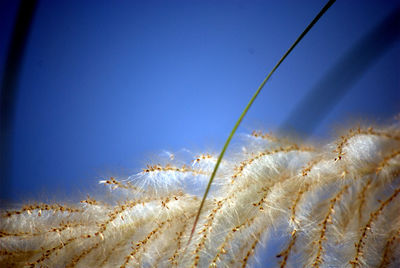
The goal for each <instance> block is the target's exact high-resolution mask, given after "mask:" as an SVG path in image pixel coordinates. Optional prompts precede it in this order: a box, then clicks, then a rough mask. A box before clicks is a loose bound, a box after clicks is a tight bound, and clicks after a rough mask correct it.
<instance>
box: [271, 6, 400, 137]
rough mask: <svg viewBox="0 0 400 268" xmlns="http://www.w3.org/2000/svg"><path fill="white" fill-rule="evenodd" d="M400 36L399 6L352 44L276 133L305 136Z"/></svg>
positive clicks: (308, 134)
mask: <svg viewBox="0 0 400 268" xmlns="http://www.w3.org/2000/svg"><path fill="white" fill-rule="evenodd" d="M399 37H400V6H399V7H397V8H396V9H395V10H394V11H393V12H392V13H391V14H390V15H388V16H387V17H386V18H385V19H384V20H383V21H382V22H380V23H379V24H378V25H377V26H376V27H374V28H373V29H372V30H371V31H370V32H368V33H367V34H366V35H365V36H363V37H362V38H361V39H360V40H358V41H357V43H356V44H355V45H354V46H352V47H351V48H350V49H349V50H348V51H347V52H346V53H345V54H344V55H343V56H342V57H341V58H340V59H339V60H338V62H337V63H336V64H335V65H334V66H333V67H332V68H330V70H329V71H328V72H327V74H326V75H325V76H324V77H323V78H322V79H321V80H319V82H318V83H317V84H316V85H315V86H314V87H313V88H312V89H311V90H310V91H309V92H308V93H307V94H306V96H305V97H304V98H303V99H302V100H301V101H300V102H299V104H298V105H297V106H296V107H295V108H294V109H293V110H292V112H291V113H290V114H289V116H288V118H287V119H286V120H285V121H284V122H283V123H282V124H281V126H280V128H279V130H278V132H279V133H292V132H293V131H294V132H296V133H298V134H299V135H300V136H302V137H303V138H306V137H309V136H310V135H311V134H312V133H313V131H314V130H315V128H316V127H317V126H318V125H319V124H320V123H321V122H322V121H323V119H324V118H325V117H326V116H327V115H328V113H329V111H330V110H332V108H333V107H334V106H335V105H336V104H337V103H338V102H339V101H340V100H341V98H343V97H344V96H345V94H346V92H347V91H348V90H349V89H351V86H352V85H353V84H354V83H355V82H356V81H357V80H358V79H360V78H361V76H362V74H363V73H364V72H365V71H366V70H367V69H368V68H369V67H370V66H372V65H373V64H374V63H375V62H376V61H377V60H378V59H379V57H380V56H382V55H383V54H384V52H385V51H387V50H388V49H389V48H390V47H391V45H392V44H393V43H395V41H396V40H397V39H399Z"/></svg>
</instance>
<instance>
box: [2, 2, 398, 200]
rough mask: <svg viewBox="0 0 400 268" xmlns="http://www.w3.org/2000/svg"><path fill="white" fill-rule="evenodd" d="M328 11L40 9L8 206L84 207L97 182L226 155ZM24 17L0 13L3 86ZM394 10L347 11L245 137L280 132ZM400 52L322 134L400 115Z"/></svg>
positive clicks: (336, 8)
mask: <svg viewBox="0 0 400 268" xmlns="http://www.w3.org/2000/svg"><path fill="white" fill-rule="evenodd" d="M324 4H325V1H316V0H315V1H301V2H300V1H242V0H235V1H176V0H171V1H77V0H74V1H50V0H42V1H39V5H38V8H37V10H36V13H35V16H34V20H33V24H32V28H31V32H30V35H29V38H28V43H27V46H26V51H25V55H24V58H23V63H22V69H21V74H20V77H19V82H18V95H17V100H16V101H17V102H16V107H15V121H14V132H13V144H12V148H13V151H12V163H13V165H12V168H11V171H12V176H11V189H10V198H12V200H13V201H16V202H19V201H23V200H27V199H35V200H46V199H53V198H55V197H61V198H62V199H67V200H68V199H74V198H80V197H82V196H83V195H84V194H85V193H86V192H90V191H91V189H93V185H95V184H97V181H98V180H99V179H101V178H103V177H105V176H110V175H115V176H120V175H127V174H132V173H135V172H138V171H140V170H141V168H142V167H144V166H145V165H146V164H147V163H152V159H153V161H154V159H155V158H156V156H157V155H158V154H159V153H160V152H162V151H163V150H170V151H177V150H180V149H182V148H189V149H191V150H193V151H195V152H201V151H211V152H218V151H219V150H220V149H221V148H222V145H223V142H224V140H225V139H226V137H227V136H228V134H229V132H230V130H231V128H232V127H233V125H234V123H235V121H236V120H237V118H238V116H239V115H240V113H241V111H242V110H243V108H244V106H245V105H246V103H247V102H248V100H249V99H250V97H251V96H252V94H253V92H254V91H255V90H256V89H257V87H258V86H259V84H260V83H261V82H262V80H263V79H264V78H265V76H266V74H267V73H268V72H269V70H270V69H271V68H272V67H273V66H274V65H275V63H276V62H277V61H278V60H279V58H280V57H281V56H282V55H283V54H284V52H285V51H286V50H287V48H288V47H289V46H290V45H291V43H292V42H293V41H294V40H295V39H296V38H297V36H298V35H299V34H300V33H301V32H302V31H303V29H304V28H305V26H306V25H307V24H308V23H309V22H310V21H311V20H312V19H313V17H314V16H315V15H316V14H317V13H318V11H319V10H320V9H321V8H322V6H323V5H324ZM17 6H18V3H16V1H11V0H8V1H2V2H1V4H0V18H1V19H0V35H1V38H0V72H1V73H2V71H3V70H4V63H5V57H6V55H7V54H6V53H7V48H8V45H9V42H10V36H11V32H12V27H13V25H14V21H15V14H16V11H17ZM396 6H397V3H396V1H379V0H375V1H372V0H370V1H361V0H357V1H343V0H342V1H337V3H335V4H334V5H333V6H332V8H331V9H330V10H329V11H328V12H327V13H326V15H325V16H324V17H323V18H322V19H321V20H320V22H318V24H317V25H316V26H315V27H314V28H313V29H312V30H311V31H310V33H309V34H308V35H307V36H306V38H305V39H304V40H303V41H302V42H301V43H300V44H299V46H298V47H297V48H296V49H295V50H294V51H293V53H292V54H291V55H290V56H289V57H288V58H287V60H286V61H285V62H284V63H283V64H282V66H281V67H280V68H279V69H278V70H277V72H276V73H275V75H274V76H273V78H272V80H271V81H270V83H269V84H267V85H266V86H265V88H264V89H263V92H262V93H261V95H260V96H259V98H258V99H257V100H256V102H255V103H254V106H253V107H252V109H251V110H250V112H249V113H248V115H247V116H246V118H245V120H244V122H243V125H242V127H241V128H240V129H239V132H250V131H252V130H253V129H262V130H265V131H274V130H276V129H277V128H278V127H279V126H280V124H282V122H283V121H284V120H285V119H286V118H287V117H288V116H289V114H290V112H291V111H293V109H294V108H295V107H297V105H298V103H299V102H300V101H301V99H302V97H304V96H305V95H306V94H307V92H309V91H310V90H311V89H312V88H313V87H314V86H315V85H316V84H317V83H318V81H320V79H322V78H323V77H324V76H325V75H326V74H327V72H328V71H329V70H330V68H332V66H335V64H336V63H337V62H338V59H340V57H342V55H344V54H345V53H346V51H348V50H349V49H350V48H352V47H353V46H354V44H356V42H357V40H359V39H360V38H361V37H363V36H364V35H365V34H367V33H368V32H369V31H371V29H373V27H374V26H375V25H376V24H378V23H379V22H380V21H381V20H382V19H383V18H385V17H386V16H387V15H388V14H389V13H390V12H391V11H393V10H394V9H395V7H396ZM399 52H400V43H399V41H397V42H395V43H394V45H392V47H391V48H390V49H388V50H387V51H385V53H384V54H383V55H382V56H381V57H380V58H379V59H378V60H377V61H376V62H374V63H373V64H371V66H369V67H368V68H367V69H366V70H365V71H364V72H363V74H362V76H361V77H360V79H359V80H357V81H356V82H355V83H354V84H353V85H352V87H350V89H349V92H347V94H346V95H345V96H344V97H343V98H342V99H341V100H340V101H339V102H338V103H337V104H336V105H335V106H334V107H333V108H332V109H330V112H329V113H328V114H327V116H326V117H325V119H324V121H323V122H322V123H321V124H320V125H319V127H318V128H317V129H316V131H315V132H314V135H315V136H316V137H328V136H329V135H331V134H332V128H333V127H336V126H338V125H341V124H343V123H345V122H347V121H348V120H359V119H361V118H362V119H364V118H365V119H368V118H370V119H372V120H385V119H388V118H392V117H393V116H394V115H395V114H396V113H398V112H399V110H400V109H399V108H400V104H399V100H400V90H399V87H400V78H399V77H400V73H399V72H400V71H399V70H400V68H399V62H400V53H399ZM343 72H344V73H346V70H343ZM316 101H318V99H317V100H316ZM302 120H304V121H305V122H307V120H308V119H307V118H303V119H302ZM298 124H299V125H300V126H301V124H302V122H299V123H298Z"/></svg>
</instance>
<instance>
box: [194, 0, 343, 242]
mask: <svg viewBox="0 0 400 268" xmlns="http://www.w3.org/2000/svg"><path fill="white" fill-rule="evenodd" d="M335 1H336V0H329V1H328V3H327V4H326V5H325V6H324V7H323V8H322V9H321V11H320V12H319V13H318V15H317V16H316V17H315V18H314V19H313V20H312V21H311V23H310V24H309V25H308V26H307V28H306V29H305V30H304V31H303V32H302V33H301V34H300V36H299V37H298V38H297V39H296V41H295V42H294V43H293V44H292V46H291V47H290V48H289V49H288V50H287V51H286V53H285V54H284V55H283V56H282V58H281V59H280V60H279V61H278V63H277V64H276V65H275V67H274V68H273V69H272V70H271V72H270V73H269V74H268V75H267V77H266V78H265V79H264V81H263V82H262V83H261V85H260V86H259V87H258V89H257V91H256V92H255V93H254V95H253V97H251V99H250V101H249V103H248V104H247V106H246V108H245V109H244V110H243V112H242V114H241V115H240V117H239V119H238V120H237V122H236V124H235V126H234V127H233V129H232V131H231V133H230V134H229V137H228V139H227V140H226V142H225V145H224V147H223V148H222V151H221V153H220V155H219V157H218V160H217V163H216V164H215V167H214V170H213V172H212V174H211V177H210V180H209V181H208V184H207V188H206V191H205V192H204V195H203V199H202V200H201V204H200V207H199V210H198V211H197V215H196V219H195V220H194V224H193V228H192V231H191V233H190V237H189V240H188V244H187V245H189V244H190V242H191V240H192V237H193V234H194V231H195V229H196V226H197V222H198V221H199V218H200V214H201V211H202V209H203V206H204V202H205V201H206V199H207V195H208V192H209V191H210V188H211V184H212V182H213V181H214V178H215V175H216V174H217V171H218V167H219V164H220V163H221V160H222V158H223V157H224V154H225V151H226V149H227V148H228V146H229V143H230V142H231V140H232V137H233V135H234V134H235V132H236V130H237V129H238V127H239V125H240V123H241V122H242V120H243V118H244V116H245V115H246V114H247V111H248V110H249V109H250V107H251V105H252V104H253V102H254V101H255V99H256V98H257V96H258V94H259V93H260V92H261V89H262V88H263V87H264V85H265V84H266V83H267V81H268V80H269V78H270V77H271V76H272V74H273V73H274V72H275V70H276V69H278V67H279V65H281V63H282V62H283V61H284V60H285V58H286V57H287V56H288V55H289V53H290V52H292V50H293V49H294V48H295V47H296V45H297V44H298V43H299V42H300V41H301V39H303V37H304V36H305V35H306V34H307V33H308V32H309V31H310V30H311V28H312V27H313V26H314V25H315V24H316V23H317V21H318V20H319V19H320V18H321V17H322V15H324V13H325V12H326V11H327V10H328V9H329V8H330V7H331V6H332V5H333V3H335Z"/></svg>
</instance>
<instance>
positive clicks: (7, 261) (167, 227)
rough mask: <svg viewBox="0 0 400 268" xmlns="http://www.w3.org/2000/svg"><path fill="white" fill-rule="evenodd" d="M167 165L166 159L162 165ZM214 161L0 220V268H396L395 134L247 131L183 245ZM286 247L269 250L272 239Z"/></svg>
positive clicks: (173, 166) (399, 220)
mask: <svg viewBox="0 0 400 268" xmlns="http://www.w3.org/2000/svg"><path fill="white" fill-rule="evenodd" d="M170 161H171V160H170ZM215 161H216V156H215V155H212V154H209V153H204V154H202V155H196V156H193V160H192V161H191V162H188V163H186V165H181V166H178V165H177V163H179V161H178V160H177V159H174V160H173V161H171V163H170V164H168V165H163V166H162V165H153V166H148V167H147V168H145V169H143V171H142V172H140V173H139V174H135V175H133V176H131V177H129V178H106V179H104V180H102V181H100V183H101V184H102V185H104V186H105V187H106V188H107V189H108V191H109V193H110V195H109V197H105V196H107V195H105V196H103V197H99V198H91V197H89V198H88V199H86V200H82V201H81V202H80V203H79V204H75V205H61V204H27V205H25V206H24V207H22V208H21V209H19V210H8V211H3V212H2V215H1V218H2V220H1V225H0V250H1V258H0V264H1V267H24V266H31V267H40V266H44V267H64V266H65V267H174V266H177V267H209V266H213V267H245V266H247V265H251V264H254V262H255V261H256V258H255V256H256V255H257V254H258V253H259V252H262V255H265V254H270V255H272V256H276V257H275V258H276V262H275V264H269V265H270V266H281V267H298V266H305V267H312V266H313V267H398V265H399V264H400V254H399V252H400V251H399V250H400V248H399V246H400V213H399V211H400V201H399V198H400V180H399V174H400V173H399V172H400V128H399V125H398V123H396V124H394V125H391V126H385V127H368V128H367V127H358V128H355V129H350V130H348V131H347V132H344V133H342V135H341V136H340V137H339V138H337V139H336V140H335V141H332V142H330V143H327V144H326V145H323V146H321V145H320V146H316V145H314V146H313V145H312V144H307V145H301V144H296V143H293V142H291V141H290V140H289V139H280V138H278V137H274V136H272V135H268V134H263V133H260V132H254V133H252V134H251V135H242V142H241V143H240V145H237V147H236V148H235V149H234V150H232V152H231V153H230V154H229V155H228V157H227V158H225V159H224V161H223V163H222V165H221V168H220V171H219V172H218V174H217V176H216V179H215V185H214V186H215V187H213V189H212V191H211V193H210V198H208V199H207V200H206V202H205V206H204V211H203V213H202V214H201V216H200V220H199V225H198V226H197V228H196V230H195V233H194V237H193V239H192V241H191V243H190V244H189V245H188V246H187V248H186V243H187V242H188V239H189V234H190V231H191V227H192V224H193V221H194V217H195V214H196V211H197V208H198V206H199V203H200V200H199V197H198V196H197V195H195V194H190V193H188V191H189V190H190V189H189V188H190V187H193V185H196V184H204V183H205V182H206V181H207V180H208V178H209V175H210V173H211V171H212V168H213V165H214V164H215ZM277 230H281V233H283V234H284V235H283V236H282V237H281V239H282V241H284V243H283V244H282V247H281V248H275V251H274V252H264V251H263V249H262V245H263V244H268V243H273V242H274V241H273V239H272V238H271V236H270V234H273V233H274V232H276V231H277Z"/></svg>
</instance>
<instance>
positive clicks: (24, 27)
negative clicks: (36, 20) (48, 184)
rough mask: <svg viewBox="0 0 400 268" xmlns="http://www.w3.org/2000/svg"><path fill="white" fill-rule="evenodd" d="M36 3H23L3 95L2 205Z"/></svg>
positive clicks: (0, 122) (6, 195) (25, 0)
mask: <svg viewBox="0 0 400 268" xmlns="http://www.w3.org/2000/svg"><path fill="white" fill-rule="evenodd" d="M36 6H37V1H36V0H22V1H21V3H20V6H19V10H18V14H17V19H16V23H15V26H14V30H13V33H12V36H11V42H10V45H9V48H8V54H7V59H6V62H5V68H4V73H3V79H2V83H1V95H0V202H4V201H6V200H7V199H8V198H9V190H10V187H9V186H10V183H9V179H10V177H11V165H12V163H11V159H12V155H11V153H12V138H13V120H14V109H15V99H16V96H17V88H18V77H19V73H20V69H21V68H20V67H21V62H22V59H23V56H24V51H25V47H26V42H27V39H28V35H29V31H30V26H31V22H32V19H33V15H34V13H35V9H36Z"/></svg>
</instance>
